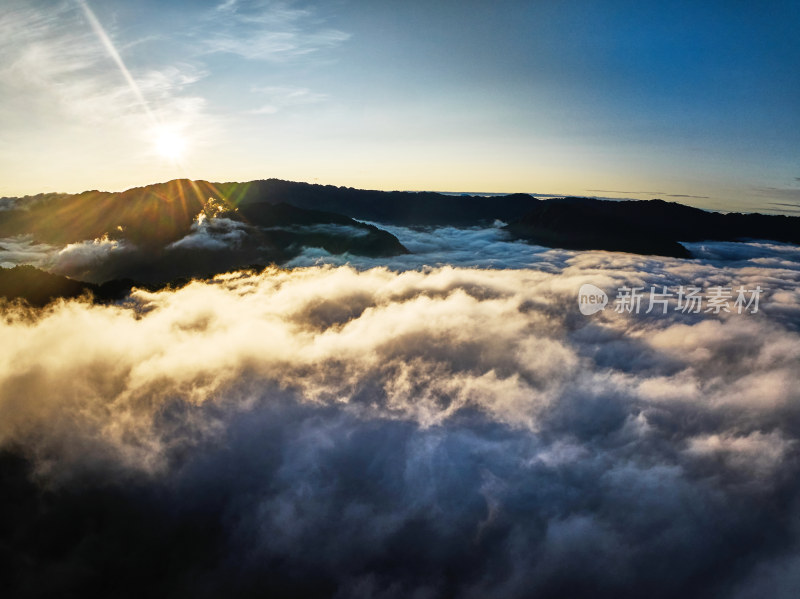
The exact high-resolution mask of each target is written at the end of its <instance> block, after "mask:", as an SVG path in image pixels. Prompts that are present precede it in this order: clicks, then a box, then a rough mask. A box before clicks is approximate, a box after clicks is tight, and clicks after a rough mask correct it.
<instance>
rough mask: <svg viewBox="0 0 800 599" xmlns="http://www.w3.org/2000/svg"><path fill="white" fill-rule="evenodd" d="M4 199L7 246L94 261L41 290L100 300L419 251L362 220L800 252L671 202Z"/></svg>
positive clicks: (231, 191) (226, 188)
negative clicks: (230, 275)
mask: <svg viewBox="0 0 800 599" xmlns="http://www.w3.org/2000/svg"><path fill="white" fill-rule="evenodd" d="M0 200H2V201H0V238H6V239H9V238H12V239H20V237H19V236H27V237H25V239H31V240H33V242H35V243H38V244H47V246H46V247H50V248H62V249H61V250H60V252H61V253H63V252H65V251H66V252H67V253H69V252H72V253H83V254H86V256H84V257H83V259H81V260H77V261H68V260H60V261H59V262H58V264H57V266H55V267H53V268H50V270H52V271H53V272H55V273H56V274H59V275H62V276H67V277H71V278H73V279H80V280H83V281H87V282H88V283H89V284H93V285H95V287H93V288H87V287H86V285H83V286H80V285H79V286H78V287H76V288H75V289H73V288H72V287H70V285H69V284H67V283H63V281H62V283H63V284H61V283H59V284H56V283H55V282H54V280H53V279H49V281H50V282H49V283H48V284H47V285H45V283H44V282H43V281H45V279H44V278H40V279H37V281H38V283H36V284H40V285H43V286H44V287H46V288H49V287H53V288H56V287H57V288H59V289H61V290H62V291H61V292H59V293H56V294H55V295H56V296H69V295H70V294H74V293H80V292H81V291H82V290H85V289H89V290H90V291H92V293H94V294H95V295H97V296H102V297H112V296H113V293H112V292H111V291H109V290H112V291H113V290H115V289H116V290H117V291H118V290H120V289H122V290H124V289H126V288H128V289H129V288H130V284H132V282H133V281H137V282H139V283H143V284H147V285H151V286H152V285H155V286H158V285H163V284H166V283H167V282H169V281H173V280H176V279H181V278H188V277H197V276H209V275H213V274H216V273H219V272H224V271H226V270H231V269H236V268H243V267H249V266H263V265H266V264H268V263H277V264H282V263H285V262H286V261H288V260H290V259H291V258H293V257H294V256H297V255H298V254H299V253H300V252H301V251H302V250H303V249H304V248H309V247H316V248H321V249H324V250H325V251H327V252H329V253H332V254H342V253H351V254H355V255H363V256H370V257H389V256H397V255H401V254H404V253H407V252H408V250H407V249H406V248H405V247H404V246H403V245H402V244H401V243H400V241H399V240H398V239H397V238H396V237H395V236H394V235H392V234H391V233H389V232H388V231H385V230H383V229H381V228H380V225H378V226H375V225H372V224H368V223H365V222H362V221H371V222H374V223H383V224H387V225H403V226H453V227H465V226H481V225H484V226H485V225H487V224H492V223H494V222H495V221H497V220H500V221H502V222H504V223H508V224H507V225H506V226H505V227H504V230H505V231H506V232H507V233H508V235H509V238H510V239H522V240H526V241H528V242H531V243H535V244H539V245H544V246H549V247H561V248H568V249H577V250H588V249H597V250H610V251H623V252H633V253H639V254H655V255H662V256H674V257H681V258H690V257H691V254H690V252H689V251H688V250H687V249H686V248H685V247H684V246H683V245H681V244H680V242H681V241H701V240H728V241H735V240H740V239H748V238H750V239H769V240H775V241H781V242H790V243H800V217H789V216H767V215H761V214H722V213H716V212H708V211H705V210H700V209H697V208H692V207H689V206H684V205H682V204H678V203H674V202H664V201H662V200H650V201H607V200H597V199H591V198H573V197H566V198H553V199H546V200H539V199H535V198H534V197H532V196H530V195H526V194H511V195H505V196H488V197H487V196H464V195H462V196H457V195H451V194H439V193H433V192H398V191H395V192H383V191H368V190H359V189H352V188H345V187H334V186H330V185H312V184H308V183H293V182H289V181H281V180H278V179H268V180H262V181H251V182H248V183H209V182H206V181H190V180H175V181H170V182H168V183H160V184H156V185H148V186H146V187H139V188H134V189H129V190H127V191H124V192H120V193H111V192H101V191H87V192H83V193H79V194H40V195H37V196H28V197H25V198H0ZM70 244H72V245H70ZM104 248H105V249H108V248H111V249H113V251H107V252H105V253H104V254H103V256H101V257H99V258H97V259H94V258H93V257H92V255H91V253H92V252H95V251H99V250H100V249H104ZM2 249H3V248H2V244H0V250H2ZM54 251H55V250H54ZM39 266H40V267H42V268H47V265H41V264H40V265H39ZM4 275H5V279H2V280H0V284H2V283H3V280H5V281H6V285H8V284H9V283H8V281H9V280H10V278H9V277H10V275H8V273H4ZM36 276H38V275H32V274H31V272H29V271H17V272H16V274H15V275H14V276H13V277H11V278H13V279H14V281H15V282H14V285H17V287H16V288H15V289H17V291H19V289H20V288H19V286H20V285H22V286H23V287H24V284H23V283H21V282H20V281H25V280H28V281H29V283H30V285H33V286H34V287H35V286H36V285H34V283H33V278H32V277H36ZM107 281H117V283H115V284H114V285H116V287H115V286H114V285H111V287H107V288H106V289H105V290H102V289H100V287H98V285H99V284H101V283H104V282H107ZM119 281H124V282H123V283H119ZM48 285H49V287H48ZM59 285H60V287H59ZM73 292H74V293H73ZM0 293H2V289H0ZM14 293H16V292H14ZM14 293H5V295H6V296H8V297H11V296H14ZM34 295H35V294H34ZM22 296H24V294H22V295H20V294H17V295H16V296H15V297H22ZM32 299H33V300H35V302H40V300H42V298H39V297H38V296H37V297H36V298H32ZM45 299H46V298H45ZM42 301H43V300H42ZM35 302H34V303H35Z"/></svg>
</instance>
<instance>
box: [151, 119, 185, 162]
mask: <svg viewBox="0 0 800 599" xmlns="http://www.w3.org/2000/svg"><path fill="white" fill-rule="evenodd" d="M153 145H154V147H155V151H156V153H157V154H158V155H159V156H161V157H162V158H165V159H166V160H169V161H170V162H178V161H180V160H181V158H183V155H184V153H185V152H186V139H185V138H184V137H183V136H182V135H181V134H180V133H179V132H177V131H175V130H174V129H169V128H167V127H161V128H159V129H158V130H157V131H156V132H155V134H154V136H153Z"/></svg>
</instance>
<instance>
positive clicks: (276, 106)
mask: <svg viewBox="0 0 800 599" xmlns="http://www.w3.org/2000/svg"><path fill="white" fill-rule="evenodd" d="M253 93H254V94H255V95H256V96H258V97H261V98H263V101H264V103H263V104H261V105H260V106H259V107H258V108H255V109H253V110H250V111H249V112H250V114H275V113H276V112H280V111H282V110H285V109H287V108H294V107H296V106H307V105H309V104H318V103H320V102H324V101H325V100H327V99H328V96H327V94H321V93H316V92H313V91H311V90H310V89H308V88H305V87H280V86H271V87H257V88H254V89H253Z"/></svg>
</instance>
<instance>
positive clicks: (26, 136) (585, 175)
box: [0, 0, 800, 214]
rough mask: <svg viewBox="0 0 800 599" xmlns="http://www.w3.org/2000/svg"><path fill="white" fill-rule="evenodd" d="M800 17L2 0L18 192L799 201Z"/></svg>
mask: <svg viewBox="0 0 800 599" xmlns="http://www.w3.org/2000/svg"><path fill="white" fill-rule="evenodd" d="M799 28H800V3H798V2H796V1H794V2H764V3H747V2H740V1H738V0H729V1H727V2H643V1H641V0H640V1H630V2H616V1H607V2H581V1H573V2H559V1H555V0H552V1H539V2H534V1H529V2H520V1H506V2H477V1H472V0H459V1H455V0H441V1H439V2H429V1H427V0H426V1H423V0H406V1H404V2H395V1H392V2H389V1H386V0H334V1H331V2H319V3H310V2H291V1H288V2H271V1H261V0H227V1H223V0H216V1H196V2H188V1H183V2H182V1H173V2H163V1H155V0H139V1H137V2H126V1H123V0H104V1H103V2H99V1H98V0H87V1H86V2H83V1H81V0H66V1H64V2H53V1H52V0H49V1H47V2H38V1H19V0H3V10H2V12H0V196H13V195H24V194H33V193H38V192H42V191H65V192H77V191H82V190H86V189H106V190H121V189H125V188H128V187H132V186H137V185H145V184H149V183H154V182H158V181H164V180H168V179H172V178H176V177H190V178H197V179H206V180H211V181H232V180H240V181H243V180H251V179H259V178H268V177H279V178H284V179H291V180H298V181H309V182H319V183H326V184H335V185H348V186H353V187H360V188H374V189H406V190H420V189H432V190H441V191H475V192H478V191H483V192H516V191H524V192H532V193H553V194H580V195H595V196H605V197H631V198H650V197H662V198H664V199H677V200H680V201H683V202H686V203H690V204H693V205H698V206H705V207H711V208H718V209H742V210H756V209H757V210H761V211H770V212H774V211H785V212H786V213H787V214H800V36H799V35H798V33H797V32H798V30H799ZM165 138H166V139H167V140H170V139H172V140H173V143H175V144H177V145H182V146H183V148H182V150H181V151H180V152H179V156H177V157H175V158H173V157H169V156H165V155H164V153H165V151H164V148H163V145H164V143H165V142H164V141H163V140H164V139H165ZM159 140H162V141H161V142H159ZM166 143H167V145H169V141H167V142H166ZM167 153H168V152H167Z"/></svg>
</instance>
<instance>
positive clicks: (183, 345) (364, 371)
mask: <svg viewBox="0 0 800 599" xmlns="http://www.w3.org/2000/svg"><path fill="white" fill-rule="evenodd" d="M392 232H394V233H395V234H397V235H398V237H399V238H400V240H401V242H403V243H404V244H405V245H406V247H408V248H409V249H410V250H411V251H412V252H414V253H413V254H411V255H410V256H403V257H399V258H396V259H389V260H382V261H375V260H371V259H363V258H358V257H354V256H344V257H340V256H330V255H327V254H325V253H324V252H320V251H318V250H306V251H305V252H304V253H303V254H302V255H301V256H300V257H299V258H297V259H296V260H295V261H294V262H293V263H292V264H291V266H294V267H295V268H291V269H289V268H277V267H276V268H270V269H267V270H265V271H263V272H240V273H230V274H226V275H221V276H218V277H216V278H215V279H213V280H209V281H200V282H194V283H191V284H189V285H187V286H185V287H182V288H180V289H177V290H170V289H168V290H164V291H160V292H156V293H150V292H145V291H135V292H133V294H132V295H131V296H130V298H128V299H127V300H126V301H124V302H120V303H119V304H116V305H93V304H91V303H88V302H85V301H83V302H81V301H70V302H62V303H58V304H54V305H52V306H50V307H49V308H47V309H45V310H43V311H29V310H25V309H22V308H11V307H6V308H5V309H4V311H3V315H2V317H3V319H2V321H0V335H2V339H3V343H2V344H1V345H0V449H2V453H0V465H2V466H3V468H2V469H0V472H3V477H4V484H5V488H6V489H7V491H6V492H5V493H4V497H3V499H2V500H0V514H2V516H0V526H2V529H3V530H4V531H5V532H6V534H5V535H3V536H2V537H0V538H1V539H2V540H0V555H2V557H3V559H4V561H5V562H6V563H7V564H8V565H10V566H11V567H12V570H13V571H14V575H13V576H12V577H11V578H8V579H6V583H5V587H7V588H8V590H11V591H16V592H21V591H28V592H30V593H31V594H36V593H46V592H47V591H53V590H57V591H59V592H64V590H65V589H67V590H73V591H75V592H80V591H89V590H96V589H98V588H99V589H103V588H106V589H107V588H123V589H124V590H125V592H124V593H123V594H130V595H133V594H136V593H141V592H149V593H151V594H152V593H157V594H165V595H166V594H172V595H174V596H183V595H192V596H220V595H222V594H225V595H229V596H237V595H238V596H242V595H251V594H252V595H261V596H263V595H264V594H271V596H287V597H290V596H291V597H298V596H302V597H317V596H320V597H321V596H326V597H348V598H350V597H381V598H384V597H386V598H388V597H418V598H427V597H431V598H433V597H501V598H502V597H545V598H546V597H643V596H647V597H676V596H680V597H704V598H705V597H732V598H735V599H748V598H755V597H778V598H780V597H794V596H795V593H796V589H797V586H798V584H800V575H798V572H799V571H800V568H799V566H800V517H798V514H800V510H799V509H798V508H800V505H799V502H798V500H800V453H799V451H798V440H799V439H800V368H798V366H800V249H798V248H796V247H793V246H786V245H782V244H772V243H764V242H753V243H750V244H724V243H723V244H721V243H706V244H695V245H692V246H691V248H690V249H692V251H693V252H694V253H695V255H696V256H698V258H697V259H695V260H679V259H671V258H659V257H645V256H635V255H630V254H621V253H609V252H570V251H565V250H548V249H545V248H541V247H536V246H529V245H526V244H523V243H518V242H511V241H508V240H506V239H505V238H504V237H503V234H502V231H500V230H499V229H497V228H490V229H472V230H463V229H461V230H459V229H435V230H409V229H396V230H392ZM198 234H199V232H198ZM102 243H103V244H104V243H105V242H102ZM97 249H98V248H95V247H94V246H92V247H91V248H89V251H88V253H91V254H92V255H95V254H97V253H98V252H97V251H95V250H97ZM9 250H13V251H18V252H22V251H35V248H30V247H27V246H26V247H16V248H9ZM74 251H76V252H77V251H78V250H77V249H76V250H74ZM109 251H113V250H109ZM379 263H380V265H379ZM585 283H591V284H594V285H596V286H598V287H600V288H601V289H604V290H606V292H607V293H609V296H610V304H609V306H608V307H607V308H606V309H605V310H604V311H602V312H600V313H598V314H595V315H593V316H584V315H582V314H581V313H580V311H579V310H578V303H577V294H578V289H579V288H580V287H581V285H583V284H585ZM650 285H657V286H659V287H661V286H668V287H677V286H679V285H696V286H698V287H701V288H703V289H707V288H709V287H711V286H715V285H720V286H727V287H730V286H734V287H738V286H739V285H742V286H745V287H746V288H747V289H752V288H754V287H755V286H757V285H758V286H760V287H761V288H764V289H766V291H765V293H764V295H763V296H762V297H761V302H760V305H759V310H758V311H757V312H756V313H752V312H745V313H742V314H739V313H737V312H736V310H732V311H731V312H730V313H726V312H724V311H723V312H721V313H719V314H715V313H713V312H712V313H705V312H701V313H697V314H695V313H683V312H681V311H680V310H675V309H674V307H675V304H674V302H673V304H671V305H670V310H668V313H667V314H663V313H661V310H660V309H658V310H655V311H653V312H651V313H649V314H645V313H644V311H642V313H639V314H636V313H618V312H617V311H615V310H614V306H613V302H614V295H615V292H616V290H617V289H618V288H620V287H622V286H639V287H646V288H649V286H650ZM0 588H2V587H0Z"/></svg>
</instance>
